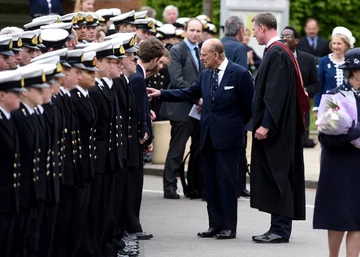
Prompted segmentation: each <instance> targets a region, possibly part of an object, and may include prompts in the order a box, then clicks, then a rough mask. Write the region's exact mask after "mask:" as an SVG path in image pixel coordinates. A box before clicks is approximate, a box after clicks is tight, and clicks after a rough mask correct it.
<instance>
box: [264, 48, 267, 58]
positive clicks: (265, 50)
mask: <svg viewBox="0 0 360 257" xmlns="http://www.w3.org/2000/svg"><path fill="white" fill-rule="evenodd" d="M267 50H268V47H265V49H264V53H263V57H264V56H265V54H266V52H267Z"/></svg>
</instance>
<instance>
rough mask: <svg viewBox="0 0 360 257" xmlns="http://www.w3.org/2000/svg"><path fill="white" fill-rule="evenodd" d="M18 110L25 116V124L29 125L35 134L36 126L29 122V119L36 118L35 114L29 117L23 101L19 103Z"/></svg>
mask: <svg viewBox="0 0 360 257" xmlns="http://www.w3.org/2000/svg"><path fill="white" fill-rule="evenodd" d="M20 110H21V112H22V114H23V115H24V116H25V118H24V120H25V123H26V125H27V126H28V127H29V129H30V131H31V132H32V133H33V134H35V132H36V128H35V127H34V124H31V120H34V118H36V117H35V116H32V117H30V113H29V111H28V110H27V108H26V107H25V105H24V104H23V103H21V104H20ZM33 115H36V114H35V113H33Z"/></svg>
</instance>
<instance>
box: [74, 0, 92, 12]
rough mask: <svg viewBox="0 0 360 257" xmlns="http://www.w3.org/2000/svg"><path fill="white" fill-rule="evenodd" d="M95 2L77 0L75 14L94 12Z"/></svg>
mask: <svg viewBox="0 0 360 257" xmlns="http://www.w3.org/2000/svg"><path fill="white" fill-rule="evenodd" d="M94 5H95V0H76V1H75V7H74V12H93V11H94Z"/></svg>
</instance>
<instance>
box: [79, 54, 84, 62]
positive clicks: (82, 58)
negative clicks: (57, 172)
mask: <svg viewBox="0 0 360 257" xmlns="http://www.w3.org/2000/svg"><path fill="white" fill-rule="evenodd" d="M80 62H84V54H82V55H81V56H80Z"/></svg>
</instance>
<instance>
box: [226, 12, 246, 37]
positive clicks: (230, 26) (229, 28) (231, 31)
mask: <svg viewBox="0 0 360 257" xmlns="http://www.w3.org/2000/svg"><path fill="white" fill-rule="evenodd" d="M244 27H245V25H244V21H243V20H242V19H241V18H240V17H239V16H231V17H229V18H228V19H227V20H226V21H225V35H226V36H235V35H236V34H237V33H238V32H239V30H240V29H241V28H244Z"/></svg>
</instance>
